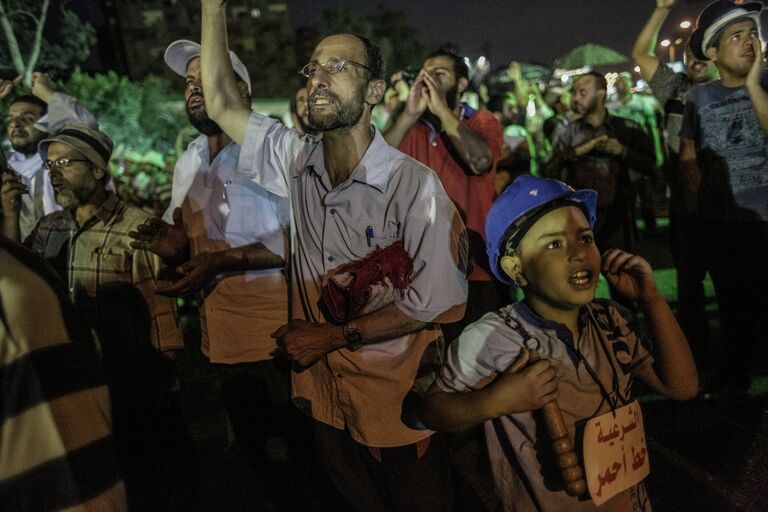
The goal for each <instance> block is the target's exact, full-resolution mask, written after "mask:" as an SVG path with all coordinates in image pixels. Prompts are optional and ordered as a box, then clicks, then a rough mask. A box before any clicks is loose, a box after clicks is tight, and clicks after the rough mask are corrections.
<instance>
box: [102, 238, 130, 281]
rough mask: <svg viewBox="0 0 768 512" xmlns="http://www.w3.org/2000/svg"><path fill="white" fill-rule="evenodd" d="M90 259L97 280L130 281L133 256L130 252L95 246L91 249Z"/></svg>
mask: <svg viewBox="0 0 768 512" xmlns="http://www.w3.org/2000/svg"><path fill="white" fill-rule="evenodd" d="M92 259H93V263H94V265H95V267H96V273H97V275H98V280H99V282H101V283H109V282H115V281H119V282H130V281H131V265H132V263H133V257H132V255H131V254H130V253H126V252H118V251H116V250H114V249H105V248H103V247H97V248H96V249H94V251H93V256H92Z"/></svg>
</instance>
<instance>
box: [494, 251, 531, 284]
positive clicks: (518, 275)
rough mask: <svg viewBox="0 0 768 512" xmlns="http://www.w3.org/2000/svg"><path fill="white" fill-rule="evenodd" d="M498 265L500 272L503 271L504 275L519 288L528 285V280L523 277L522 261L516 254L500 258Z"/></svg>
mask: <svg viewBox="0 0 768 512" xmlns="http://www.w3.org/2000/svg"><path fill="white" fill-rule="evenodd" d="M499 265H500V266H501V270H503V271H504V273H505V274H507V275H508V276H509V277H510V279H512V280H513V281H514V282H516V283H517V284H518V285H519V286H520V287H521V288H522V287H524V286H526V285H527V284H528V280H527V279H526V278H525V275H523V264H522V261H521V260H520V256H518V255H517V254H514V253H513V254H507V255H506V256H502V257H501V260H500V261H499Z"/></svg>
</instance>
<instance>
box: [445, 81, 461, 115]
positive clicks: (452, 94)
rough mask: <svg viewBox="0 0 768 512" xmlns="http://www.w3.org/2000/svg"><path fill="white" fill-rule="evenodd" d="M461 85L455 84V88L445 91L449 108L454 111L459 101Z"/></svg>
mask: <svg viewBox="0 0 768 512" xmlns="http://www.w3.org/2000/svg"><path fill="white" fill-rule="evenodd" d="M458 93H459V84H458V82H457V83H455V84H453V87H451V88H450V89H448V90H447V91H445V102H446V103H447V104H448V108H450V109H451V110H454V109H455V108H456V105H457V103H458V101H459V94H458Z"/></svg>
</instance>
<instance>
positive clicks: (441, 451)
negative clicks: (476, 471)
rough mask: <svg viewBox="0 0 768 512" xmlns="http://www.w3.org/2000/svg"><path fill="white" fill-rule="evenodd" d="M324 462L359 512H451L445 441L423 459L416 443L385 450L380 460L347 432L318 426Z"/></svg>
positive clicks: (434, 440) (437, 438) (435, 439)
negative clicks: (419, 454)
mask: <svg viewBox="0 0 768 512" xmlns="http://www.w3.org/2000/svg"><path fill="white" fill-rule="evenodd" d="M315 445H316V447H317V454H318V457H319V459H320V462H321V464H323V466H324V467H325V468H326V471H327V472H328V474H329V475H330V477H331V479H332V480H333V483H334V484H335V485H336V488H337V489H338V490H339V492H340V493H341V495H342V496H344V498H345V499H346V500H347V501H348V502H349V503H350V504H351V505H352V508H353V509H354V510H359V511H364V512H432V511H434V512H450V511H452V510H454V507H455V505H454V497H453V488H454V486H453V482H452V480H451V471H450V468H449V466H448V456H447V449H446V443H445V439H444V437H443V436H442V435H441V434H434V435H432V437H431V438H430V441H429V446H428V448H427V450H426V452H424V453H423V454H422V455H421V457H419V456H418V452H417V447H416V445H415V444H410V445H406V446H399V447H396V448H380V449H379V457H380V460H378V459H377V458H376V457H375V456H374V455H373V454H372V453H371V451H370V450H369V449H368V447H366V446H364V445H362V444H360V443H358V442H356V441H355V440H354V439H352V437H351V436H350V435H349V434H348V433H347V432H346V431H344V430H339V429H337V428H334V427H331V426H329V425H326V424H324V423H321V422H318V421H316V422H315Z"/></svg>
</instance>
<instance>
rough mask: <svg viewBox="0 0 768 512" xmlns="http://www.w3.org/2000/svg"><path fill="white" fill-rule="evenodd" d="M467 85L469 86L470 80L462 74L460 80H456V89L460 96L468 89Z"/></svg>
mask: <svg viewBox="0 0 768 512" xmlns="http://www.w3.org/2000/svg"><path fill="white" fill-rule="evenodd" d="M467 87H469V80H467V79H466V78H464V77H463V76H462V77H461V78H459V80H458V82H456V90H457V91H458V93H459V98H461V95H462V94H464V91H466V90H467Z"/></svg>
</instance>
